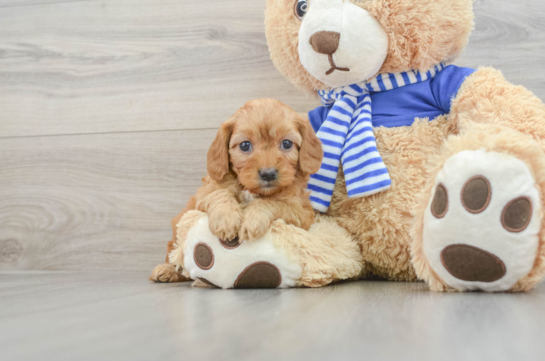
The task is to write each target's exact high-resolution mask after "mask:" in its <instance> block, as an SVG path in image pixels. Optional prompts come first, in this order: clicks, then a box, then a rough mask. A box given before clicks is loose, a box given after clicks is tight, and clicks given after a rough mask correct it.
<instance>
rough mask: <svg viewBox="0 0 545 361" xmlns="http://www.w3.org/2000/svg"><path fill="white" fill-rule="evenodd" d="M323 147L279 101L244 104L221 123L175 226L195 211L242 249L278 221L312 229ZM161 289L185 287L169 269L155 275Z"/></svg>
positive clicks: (306, 125)
mask: <svg viewBox="0 0 545 361" xmlns="http://www.w3.org/2000/svg"><path fill="white" fill-rule="evenodd" d="M322 156H323V152H322V145H321V142H320V140H319V139H318V138H317V137H316V135H315V133H314V130H313V129H312V128H311V126H310V123H309V122H308V121H306V120H304V119H303V118H301V117H300V116H299V115H298V114H297V113H296V112H295V111H294V110H293V109H291V108H290V107H289V106H287V105H285V104H283V103H281V102H279V101H277V100H273V99H258V100H252V101H249V102H248V103H246V104H245V105H244V106H243V107H242V108H241V109H239V110H238V111H237V112H236V113H235V114H233V116H232V117H231V118H229V119H228V120H227V121H226V122H225V123H223V124H222V125H221V127H220V129H219V131H218V134H217V136H216V138H215V139H214V141H213V142H212V145H211V147H210V149H209V151H208V164H207V170H208V176H207V177H205V178H203V186H202V187H201V188H199V190H198V191H197V193H196V195H195V196H193V197H192V198H191V199H190V200H189V202H188V203H187V205H186V207H185V209H184V210H183V211H182V212H181V213H180V214H179V215H178V216H177V217H175V218H174V219H173V220H172V227H173V239H172V240H171V241H170V242H169V244H168V247H167V263H168V253H170V251H171V250H172V249H173V246H174V243H175V242H176V224H177V223H178V221H179V219H180V218H181V217H182V216H183V214H185V213H186V212H187V211H189V210H199V211H201V212H206V213H208V218H209V224H210V231H211V232H212V233H213V234H214V235H216V236H217V237H219V238H220V239H222V240H234V239H236V238H237V237H238V239H239V242H243V241H247V240H249V241H252V240H255V239H258V238H260V237H262V236H263V235H264V234H265V233H266V232H267V230H268V229H269V227H270V225H271V223H272V222H273V221H275V220H276V219H279V218H281V219H283V220H284V221H285V222H286V223H287V224H292V225H294V226H297V227H301V228H303V229H305V230H308V229H309V228H310V226H311V224H312V223H313V222H314V210H313V209H312V206H311V203H310V200H309V195H308V192H307V190H306V185H307V181H308V179H309V176H310V174H313V173H315V172H317V171H318V169H319V168H320V165H321V163H322ZM151 279H152V280H154V281H157V282H176V281H183V280H184V279H182V277H181V276H180V275H178V274H176V273H175V270H174V267H173V266H172V265H169V264H164V265H159V266H157V267H156V268H155V269H154V271H153V273H152V277H151Z"/></svg>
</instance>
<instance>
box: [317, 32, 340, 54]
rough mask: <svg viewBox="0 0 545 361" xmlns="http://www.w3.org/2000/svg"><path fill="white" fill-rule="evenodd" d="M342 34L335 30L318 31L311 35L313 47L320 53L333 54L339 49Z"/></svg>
mask: <svg viewBox="0 0 545 361" xmlns="http://www.w3.org/2000/svg"><path fill="white" fill-rule="evenodd" d="M340 39H341V34H340V33H337V32H334V31H318V32H316V33H314V34H313V35H312V36H311V37H310V45H312V49H314V51H316V52H317V53H320V54H327V55H331V54H333V53H334V52H336V51H337V48H338V47H339V40H340Z"/></svg>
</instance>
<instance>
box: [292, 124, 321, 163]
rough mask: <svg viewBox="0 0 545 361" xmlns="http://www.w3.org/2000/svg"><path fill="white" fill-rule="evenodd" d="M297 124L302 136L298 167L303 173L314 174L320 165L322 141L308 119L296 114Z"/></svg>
mask: <svg viewBox="0 0 545 361" xmlns="http://www.w3.org/2000/svg"><path fill="white" fill-rule="evenodd" d="M296 122H297V125H298V127H299V133H300V134H301V137H302V138H303V142H302V144H301V148H300V149H299V169H301V171H302V172H303V173H307V174H314V173H316V172H318V170H319V169H320V166H321V165H322V158H323V156H324V152H323V150H322V142H321V141H320V139H318V137H317V136H316V133H314V129H312V127H311V126H310V122H309V121H308V119H303V118H302V117H301V116H299V115H298V114H297V120H296Z"/></svg>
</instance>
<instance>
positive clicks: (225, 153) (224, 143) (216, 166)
mask: <svg viewBox="0 0 545 361" xmlns="http://www.w3.org/2000/svg"><path fill="white" fill-rule="evenodd" d="M236 115H237V113H235V114H233V115H232V116H231V118H229V119H228V120H227V121H226V122H224V123H223V124H222V125H221V127H220V129H219V130H218V134H217V135H216V138H215V139H214V141H213V142H212V145H211V146H210V149H208V156H207V165H206V169H207V171H208V175H209V176H210V177H211V178H212V179H214V180H215V181H218V182H219V181H221V180H222V179H223V177H225V175H226V174H227V173H229V140H230V138H231V134H232V133H233V127H234V125H235V119H236V118H235V117H236Z"/></svg>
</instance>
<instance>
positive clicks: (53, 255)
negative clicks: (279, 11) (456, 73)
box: [0, 0, 545, 270]
mask: <svg viewBox="0 0 545 361" xmlns="http://www.w3.org/2000/svg"><path fill="white" fill-rule="evenodd" d="M264 7H265V0H229V1H226V0H206V1H195V0H110V1H107V0H103V1H99V0H0V269H3V270H9V269H32V270H37V269H39V270H77V269H88V270H89V269H90V270H147V269H151V268H152V267H153V266H155V265H156V264H157V263H159V262H161V261H162V259H163V257H164V253H165V245H166V241H167V240H168V239H169V238H170V226H169V225H170V218H171V217H172V216H174V215H175V214H176V213H177V212H178V211H179V210H180V209H181V208H182V207H183V205H184V203H185V202H186V201H187V199H188V198H189V197H190V195H191V194H192V193H193V192H194V191H195V190H196V188H197V187H198V186H199V183H200V178H201V177H202V176H203V175H204V174H205V169H206V165H205V159H206V151H207V149H208V146H209V144H210V142H211V140H212V138H213V136H214V134H215V131H216V129H217V128H218V126H219V124H220V123H221V122H223V121H224V120H225V119H227V117H229V116H230V115H231V114H232V113H233V112H234V111H235V110H236V109H238V108H239V107H240V106H242V105H243V104H244V103H245V102H246V101H247V100H250V99H254V98H260V97H272V98H277V99H279V100H281V101H284V102H285V103H287V104H289V105H291V106H292V107H293V108H294V109H296V110H297V111H301V112H304V111H307V110H309V109H311V108H313V107H315V106H317V105H318V103H317V101H316V100H315V99H312V98H308V97H306V96H305V95H302V94H300V93H298V92H297V90H295V89H294V88H293V87H292V86H291V85H290V84H289V83H288V82H287V81H286V80H284V79H283V78H282V77H281V75H280V74H279V73H278V72H277V71H276V70H275V69H274V67H273V65H272V63H271V61H270V59H269V54H268V51H267V45H266V41H265V35H264V27H263V11H264ZM475 11H476V15H477V19H476V29H475V31H474V33H473V35H472V38H471V42H470V45H469V47H468V49H467V50H466V52H465V54H464V55H463V56H462V58H460V59H459V60H458V61H457V63H456V64H458V65H462V66H470V67H478V66H481V65H492V66H495V67H497V68H499V69H501V70H503V72H504V73H505V75H506V76H507V77H508V79H510V80H512V81H513V82H515V83H519V84H523V85H525V86H527V87H528V88H530V89H531V90H533V91H534V92H535V93H536V94H537V95H538V96H539V97H541V98H542V99H545V4H544V3H543V0H519V1H512V0H477V1H476V2H475Z"/></svg>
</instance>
